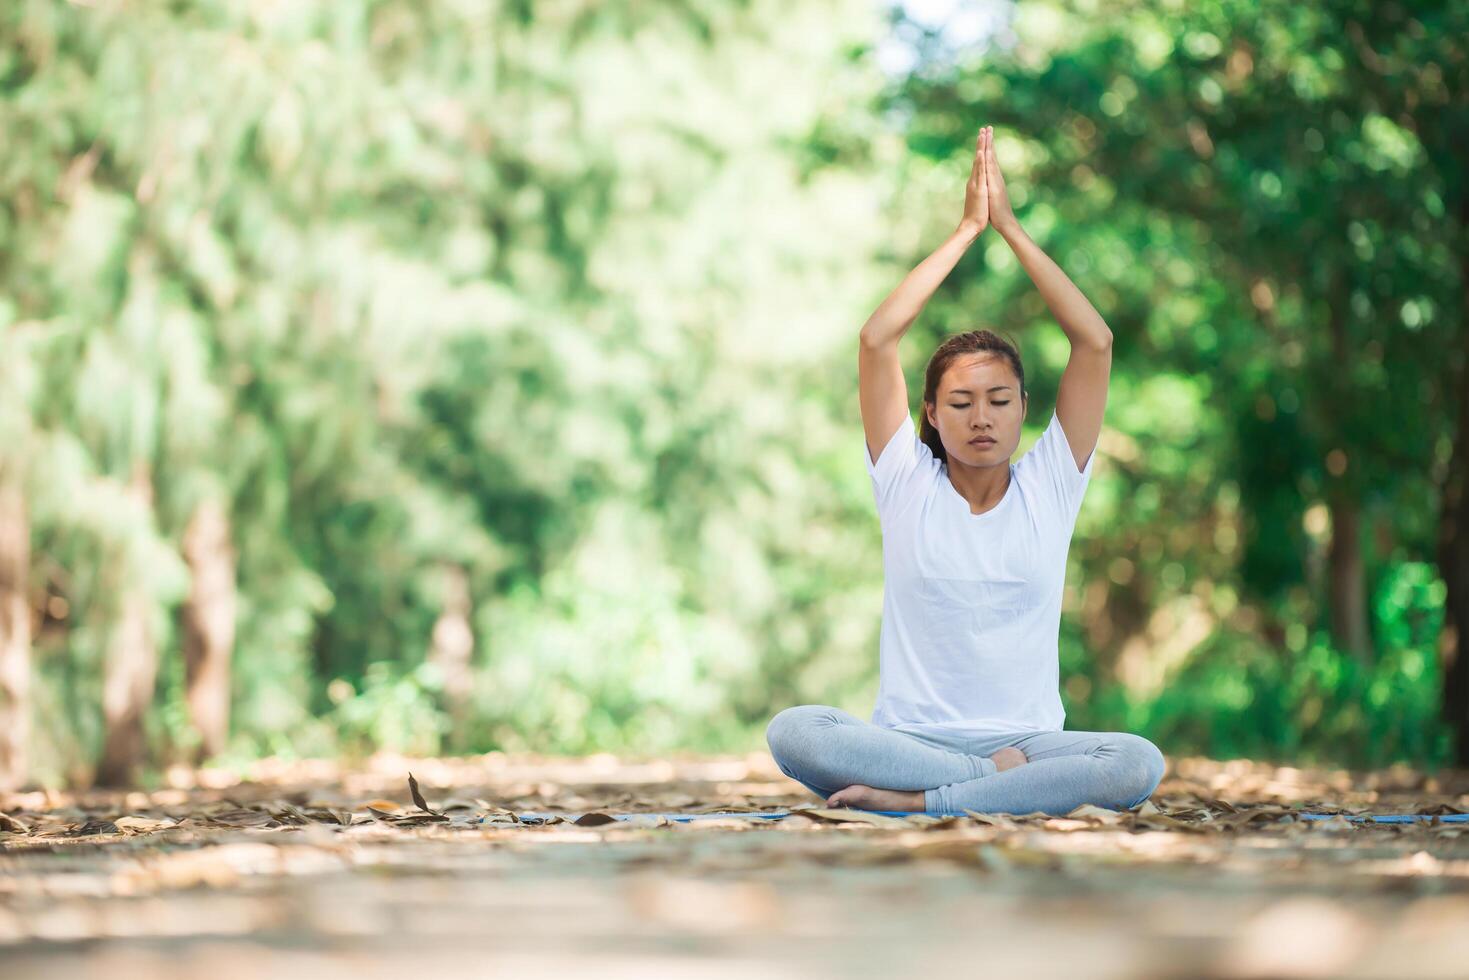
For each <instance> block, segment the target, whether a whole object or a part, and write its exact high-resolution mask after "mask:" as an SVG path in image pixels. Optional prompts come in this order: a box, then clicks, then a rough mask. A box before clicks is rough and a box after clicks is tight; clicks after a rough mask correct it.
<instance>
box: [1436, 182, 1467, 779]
mask: <svg viewBox="0 0 1469 980" xmlns="http://www.w3.org/2000/svg"><path fill="white" fill-rule="evenodd" d="M1458 211H1459V229H1460V232H1459V233H1460V236H1461V240H1462V236H1464V235H1469V196H1465V197H1464V198H1463V199H1462V200H1461V201H1460V202H1459V208H1458ZM1459 281H1460V286H1461V288H1462V290H1463V293H1464V297H1463V299H1464V305H1463V309H1462V310H1461V311H1460V319H1459V349H1458V350H1457V351H1450V352H1448V356H1449V364H1450V370H1449V375H1450V377H1451V379H1452V381H1451V383H1450V385H1449V389H1448V390H1449V391H1450V392H1452V393H1454V394H1456V395H1457V396H1458V405H1457V406H1456V411H1455V415H1454V451H1453V455H1452V456H1451V457H1450V459H1449V469H1448V474H1447V476H1446V477H1445V478H1444V487H1443V495H1442V498H1441V501H1442V502H1441V504H1440V509H1439V526H1438V527H1439V538H1438V570H1439V574H1440V575H1442V576H1443V580H1444V584H1445V585H1446V586H1447V587H1448V594H1447V596H1446V597H1445V599H1444V620H1443V632H1442V633H1441V634H1440V636H1439V655H1440V657H1441V663H1442V664H1443V678H1444V687H1443V720H1444V722H1445V723H1446V724H1447V725H1448V726H1449V730H1450V731H1451V732H1452V733H1453V751H1454V761H1455V763H1456V764H1457V765H1460V766H1466V767H1469V653H1466V651H1465V649H1464V638H1465V630H1466V629H1469V390H1466V386H1465V382H1466V381H1469V375H1466V370H1465V367H1466V364H1469V251H1465V252H1461V253H1460V255H1459Z"/></svg>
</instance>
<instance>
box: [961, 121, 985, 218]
mask: <svg viewBox="0 0 1469 980" xmlns="http://www.w3.org/2000/svg"><path fill="white" fill-rule="evenodd" d="M984 134H985V129H984V127H981V128H980V130H979V137H978V138H977V139H976V140H975V141H974V164H973V165H972V166H971V167H970V168H969V181H968V182H967V183H966V184H965V185H964V217H962V218H960V219H959V227H960V228H963V229H966V230H968V231H970V232H972V233H973V234H974V235H975V236H976V237H978V235H979V233H980V232H982V231H984V229H985V227H986V226H988V225H989V223H990V202H989V195H988V194H987V193H986V192H985V179H984V168H985V159H986V158H985V152H984Z"/></svg>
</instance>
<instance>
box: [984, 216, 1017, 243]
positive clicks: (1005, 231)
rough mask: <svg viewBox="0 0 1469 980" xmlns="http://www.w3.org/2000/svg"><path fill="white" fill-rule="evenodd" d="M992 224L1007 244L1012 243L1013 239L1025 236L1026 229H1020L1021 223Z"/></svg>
mask: <svg viewBox="0 0 1469 980" xmlns="http://www.w3.org/2000/svg"><path fill="white" fill-rule="evenodd" d="M990 224H992V225H994V227H995V231H997V232H999V234H1000V237H1001V238H1003V239H1005V241H1007V242H1008V241H1010V240H1011V239H1012V238H1015V237H1017V236H1019V235H1024V234H1025V229H1024V228H1021V227H1020V222H1019V221H1005V222H996V221H992V222H990Z"/></svg>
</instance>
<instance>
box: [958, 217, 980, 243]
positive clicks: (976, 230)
mask: <svg viewBox="0 0 1469 980" xmlns="http://www.w3.org/2000/svg"><path fill="white" fill-rule="evenodd" d="M982 231H984V227H983V226H982V225H980V223H979V222H978V221H970V220H969V219H968V218H965V219H964V220H963V221H961V222H959V227H958V228H955V229H954V234H955V235H958V236H959V237H961V238H963V239H964V244H966V245H967V244H969V243H970V242H972V241H974V240H975V239H976V238H978V237H979V235H980V232H982Z"/></svg>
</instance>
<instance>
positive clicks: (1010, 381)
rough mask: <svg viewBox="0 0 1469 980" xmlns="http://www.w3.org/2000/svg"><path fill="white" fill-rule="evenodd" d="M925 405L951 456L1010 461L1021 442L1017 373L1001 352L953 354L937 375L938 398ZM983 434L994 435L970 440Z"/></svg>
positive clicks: (975, 461) (976, 462)
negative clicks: (976, 440) (983, 439)
mask: <svg viewBox="0 0 1469 980" xmlns="http://www.w3.org/2000/svg"><path fill="white" fill-rule="evenodd" d="M923 410H924V411H925V412H927V413H928V421H929V424H930V425H932V426H933V427H934V428H935V429H937V430H938V433H939V439H940V441H941V442H943V444H944V451H945V452H947V453H948V454H949V458H950V459H957V460H959V461H960V462H961V463H964V464H966V465H968V466H996V465H998V464H1000V463H1004V464H1006V465H1009V462H1010V457H1011V456H1013V455H1014V454H1015V450H1016V448H1017V447H1018V446H1019V445H1020V423H1021V422H1022V421H1023V420H1024V419H1025V406H1024V404H1023V402H1022V401H1021V398H1020V379H1019V378H1017V377H1016V376H1015V372H1014V371H1013V370H1012V369H1011V367H1010V361H1009V359H1008V358H1006V357H1005V356H1004V355H1002V354H988V353H982V354H965V355H963V356H961V357H956V358H955V359H954V361H953V363H951V364H950V365H949V367H948V370H946V371H945V372H944V374H943V377H942V378H940V379H939V388H938V397H937V401H936V403H935V404H933V405H924V406H923ZM981 436H988V437H989V438H991V439H993V440H994V441H993V442H975V441H973V440H975V439H976V438H977V437H981Z"/></svg>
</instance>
